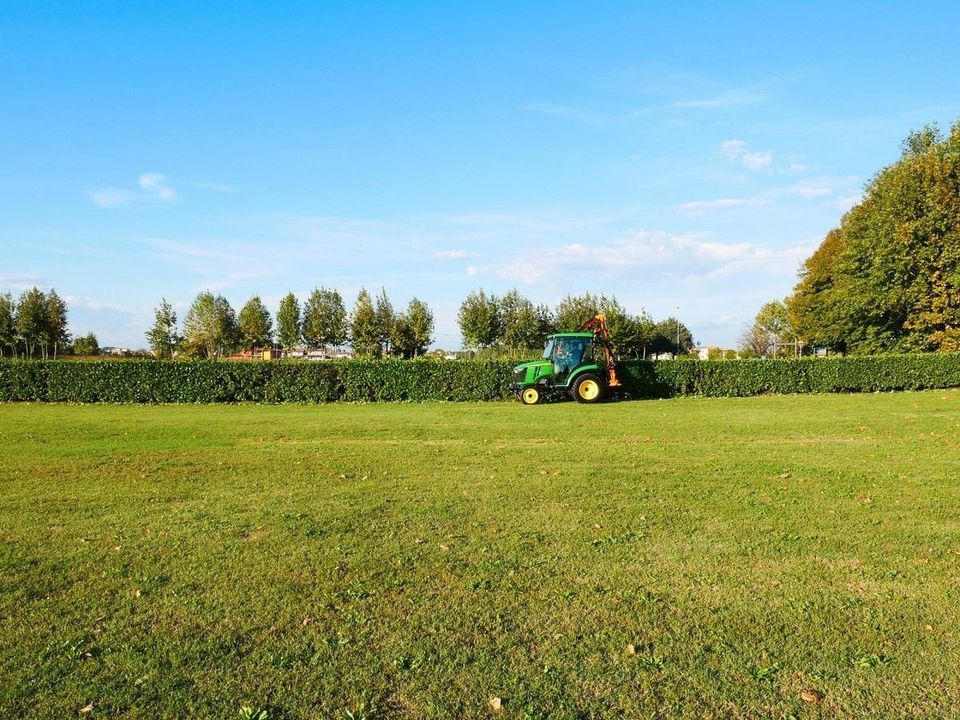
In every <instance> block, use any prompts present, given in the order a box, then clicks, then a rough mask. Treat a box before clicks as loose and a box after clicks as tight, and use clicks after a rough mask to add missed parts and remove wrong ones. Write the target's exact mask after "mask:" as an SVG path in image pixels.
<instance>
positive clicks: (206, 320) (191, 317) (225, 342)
mask: <svg viewBox="0 0 960 720" xmlns="http://www.w3.org/2000/svg"><path fill="white" fill-rule="evenodd" d="M183 335H184V344H185V346H186V349H187V351H188V352H189V353H190V354H193V355H200V356H203V357H207V358H220V357H223V355H225V354H228V353H229V352H230V351H231V350H232V349H233V348H234V347H236V346H237V344H238V343H239V341H240V337H239V336H240V331H239V327H238V324H237V318H236V314H235V313H234V311H233V308H232V307H231V306H230V303H229V302H227V299H226V298H225V297H223V296H222V295H214V294H213V293H212V292H210V291H209V290H206V291H204V292H201V293H200V294H198V295H197V297H196V299H194V301H193V303H192V304H191V305H190V308H189V310H187V315H186V317H185V318H184V324H183Z"/></svg>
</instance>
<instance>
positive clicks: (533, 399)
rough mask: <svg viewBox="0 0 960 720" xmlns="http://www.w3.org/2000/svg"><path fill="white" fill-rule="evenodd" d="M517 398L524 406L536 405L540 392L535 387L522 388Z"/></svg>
mask: <svg viewBox="0 0 960 720" xmlns="http://www.w3.org/2000/svg"><path fill="white" fill-rule="evenodd" d="M517 397H519V398H520V402H522V403H523V404H524V405H536V404H537V403H538V402H540V391H539V390H537V388H535V387H528V388H524V389H523V390H521V391H520V394H519V395H518V396H517Z"/></svg>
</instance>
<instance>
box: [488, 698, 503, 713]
mask: <svg viewBox="0 0 960 720" xmlns="http://www.w3.org/2000/svg"><path fill="white" fill-rule="evenodd" d="M487 707H489V708H490V712H492V713H495V714H499V713H500V712H501V711H502V710H503V700H501V699H500V698H498V697H495V696H491V697H490V698H488V699H487Z"/></svg>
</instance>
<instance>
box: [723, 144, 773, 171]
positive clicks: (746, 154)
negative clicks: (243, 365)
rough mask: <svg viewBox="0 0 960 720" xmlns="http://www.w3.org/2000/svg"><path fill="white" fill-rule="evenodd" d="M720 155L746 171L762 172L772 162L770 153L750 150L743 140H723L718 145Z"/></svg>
mask: <svg viewBox="0 0 960 720" xmlns="http://www.w3.org/2000/svg"><path fill="white" fill-rule="evenodd" d="M720 154H721V155H723V156H724V157H725V158H727V159H728V160H731V161H733V162H736V163H739V164H740V165H743V167H745V168H747V169H748V170H763V169H764V168H767V167H769V166H770V164H771V163H772V162H773V153H772V152H770V151H769V150H762V151H756V150H750V149H749V148H748V147H747V143H745V142H744V141H743V140H724V141H723V142H722V143H721V144H720Z"/></svg>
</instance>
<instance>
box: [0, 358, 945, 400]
mask: <svg viewBox="0 0 960 720" xmlns="http://www.w3.org/2000/svg"><path fill="white" fill-rule="evenodd" d="M513 365H514V363H513V362H511V361H505V360H458V361H446V360H433V359H421V360H413V361H404V360H343V361H333V362H296V361H292V362H286V361H282V362H207V361H191V362H182V361H161V360H128V361H113V360H104V361H91V362H73V361H63V360H55V361H49V362H39V361H12V360H4V361H2V362H0V400H7V401H18V400H34V401H66V402H110V403H218V402H262V403H283V402H296V403H325V402H336V401H348V402H358V401H359V402H387V401H410V402H423V401H429V400H446V401H479V400H499V399H503V398H507V397H509V396H510V383H511V381H512V377H513ZM620 370H621V375H622V377H623V381H624V390H625V391H626V392H627V393H628V394H629V395H630V396H631V397H635V398H658V397H659V398H662V397H673V396H676V395H706V396H713V397H739V396H747V395H758V394H762V393H777V394H786V393H810V392H820V393H830V392H873V391H881V390H923V389H933V388H948V387H960V354H928V355H884V356H873V357H845V358H800V359H790V360H730V361H710V362H697V361H693V360H690V361H677V362H669V361H667V362H642V361H635V362H625V363H622V364H621V365H620Z"/></svg>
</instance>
